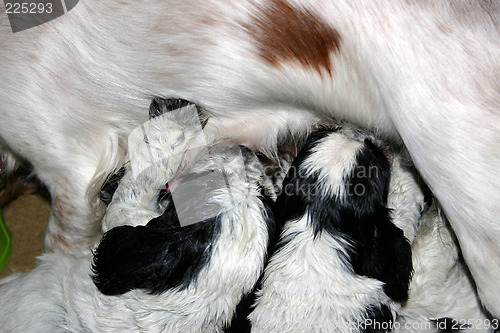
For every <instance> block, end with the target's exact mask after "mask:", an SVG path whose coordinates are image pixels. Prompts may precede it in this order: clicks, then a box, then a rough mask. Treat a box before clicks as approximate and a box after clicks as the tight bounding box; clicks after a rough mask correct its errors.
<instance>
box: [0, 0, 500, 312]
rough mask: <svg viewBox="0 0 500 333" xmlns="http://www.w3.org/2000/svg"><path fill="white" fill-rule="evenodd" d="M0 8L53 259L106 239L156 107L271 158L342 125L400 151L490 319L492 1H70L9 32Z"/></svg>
mask: <svg viewBox="0 0 500 333" xmlns="http://www.w3.org/2000/svg"><path fill="white" fill-rule="evenodd" d="M0 8H1V11H2V14H1V15H0V20H1V24H0V78H1V82H0V100H1V104H0V116H1V123H0V136H1V142H2V146H3V149H4V153H3V156H8V158H7V159H6V161H5V164H4V165H6V166H7V169H12V168H13V167H14V166H15V164H16V162H15V161H24V162H28V163H30V164H31V165H32V166H33V169H34V172H35V173H36V175H37V176H38V177H39V178H40V179H41V180H42V181H43V182H44V183H45V184H46V185H47V187H48V188H49V190H50V192H51V195H52V199H53V208H52V212H51V216H50V221H49V225H48V228H47V232H46V238H45V246H46V249H47V250H49V251H65V252H79V251H81V250H82V249H87V248H89V247H90V246H91V244H93V243H94V241H95V240H96V239H97V238H98V237H99V233H100V232H99V230H100V226H99V223H100V219H101V216H102V208H100V207H99V206H98V205H97V204H96V202H97V193H98V191H99V188H100V186H101V184H102V183H103V182H104V180H105V178H106V177H107V175H109V174H110V173H111V172H112V171H113V170H114V169H115V168H117V167H118V166H120V165H121V164H122V163H123V162H124V160H125V159H126V151H127V136H128V134H129V133H130V132H131V131H132V130H133V129H134V128H136V127H137V126H139V125H140V124H141V123H143V122H145V121H146V120H147V112H145V111H146V110H147V109H148V105H149V103H150V101H151V98H152V97H155V96H158V97H162V98H184V99H186V100H189V101H192V102H194V103H196V104H197V105H200V106H201V107H202V108H203V109H204V110H206V112H205V116H207V117H211V120H210V122H209V124H208V125H207V126H206V128H205V130H204V132H205V134H206V137H207V140H208V142H212V141H216V140H220V141H221V142H222V143H224V142H225V143H232V144H233V143H239V144H245V145H247V146H248V147H250V148H251V149H253V150H256V151H262V152H264V153H266V154H268V155H270V156H272V155H273V154H274V153H275V152H276V151H277V150H278V148H277V147H278V146H279V144H280V143H282V142H284V141H287V146H290V142H291V143H293V141H290V140H292V139H293V138H299V137H301V136H303V135H305V134H306V133H307V132H308V131H309V130H310V128H311V126H312V125H313V124H314V123H316V122H318V121H321V120H323V119H329V118H336V119H339V120H347V121H350V122H353V123H356V124H358V125H361V126H364V127H367V128H369V129H374V130H376V131H377V133H379V134H380V135H381V136H384V137H387V138H389V139H392V140H393V141H394V143H395V144H404V145H405V146H406V147H407V148H408V150H409V152H410V154H411V156H412V158H413V160H414V162H415V164H416V166H417V168H418V170H419V171H420V173H421V174H422V176H423V177H424V179H425V180H426V182H427V183H428V184H429V186H430V188H431V189H432V191H433V192H434V194H435V195H436V196H437V198H438V199H439V201H440V203H441V204H442V205H443V207H444V210H445V212H446V214H447V216H448V218H449V220H450V221H451V224H452V227H453V229H454V231H455V233H456V234H457V237H458V239H459V242H460V245H461V248H462V251H463V255H464V257H465V260H466V262H467V264H468V265H469V268H470V270H471V273H472V275H473V277H474V279H475V282H476V283H477V287H478V291H479V295H480V297H481V300H482V302H483V304H484V305H485V307H486V308H487V309H488V310H489V311H490V312H491V313H492V314H493V315H495V316H497V317H498V316H500V283H498V277H499V276H500V242H499V241H498V239H500V204H499V202H500V181H499V179H500V174H499V170H500V80H499V79H498V78H499V77H500V61H499V59H500V33H499V27H500V19H499V18H500V2H498V1H486V0H476V1H451V0H450V1H445V0H441V1H430V0H429V1H427V0H421V1H405V0H366V1H363V0H323V1H319V0H317V1H313V0H301V1H299V0H245V1H243V0H234V1H223V0H183V1H174V0H152V1H147V2H142V1H132V0H122V1H114V0H100V1H97V0H80V2H79V3H78V4H77V5H76V6H75V7H74V8H73V9H71V11H69V12H68V13H67V14H65V15H62V16H60V17H58V18H57V19H54V20H52V21H50V22H47V23H45V24H42V25H39V26H36V27H33V28H31V29H27V30H24V31H20V32H16V33H13V32H12V29H11V26H10V25H9V21H8V20H7V15H6V14H5V8H4V7H0Z"/></svg>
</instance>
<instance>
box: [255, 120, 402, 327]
mask: <svg viewBox="0 0 500 333" xmlns="http://www.w3.org/2000/svg"><path fill="white" fill-rule="evenodd" d="M390 176H391V165H390V161H389V159H388V157H387V156H386V154H385V153H384V151H383V150H382V149H381V148H380V147H378V146H377V144H376V143H375V141H374V140H373V139H372V138H370V137H369V136H367V135H363V134H362V132H358V131H357V130H354V129H352V128H350V127H349V126H347V125H345V126H344V127H339V128H328V129H323V130H319V131H318V132H315V133H314V134H313V135H312V136H311V137H310V138H309V140H308V141H307V142H306V144H305V145H304V147H303V148H302V150H301V151H300V152H299V154H298V156H297V158H296V159H295V160H294V162H293V164H292V166H291V168H290V170H289V172H288V175H287V177H286V179H285V181H284V183H283V187H282V193H281V194H280V195H279V197H278V199H277V202H276V213H275V216H276V223H277V226H282V228H283V230H282V232H281V236H280V240H279V243H278V245H277V249H276V251H275V252H274V254H273V256H272V257H271V259H270V262H269V264H268V266H267V268H266V270H265V274H264V278H263V282H262V287H261V289H260V291H258V293H257V301H256V304H255V309H254V310H253V312H252V313H251V314H250V316H249V318H250V321H251V324H252V332H382V331H386V330H388V329H390V328H391V327H392V323H393V322H394V320H395V310H397V308H398V304H397V302H402V301H405V300H407V298H408V285H409V282H410V276H411V272H412V262H411V249H410V244H409V242H408V240H407V239H406V238H405V236H404V234H403V231H402V230H401V229H400V228H398V227H397V226H395V225H394V224H393V222H392V221H391V218H390V215H391V212H390V210H389V208H388V207H387V197H388V193H389V186H390Z"/></svg>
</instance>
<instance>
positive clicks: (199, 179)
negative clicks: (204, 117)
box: [93, 147, 271, 295]
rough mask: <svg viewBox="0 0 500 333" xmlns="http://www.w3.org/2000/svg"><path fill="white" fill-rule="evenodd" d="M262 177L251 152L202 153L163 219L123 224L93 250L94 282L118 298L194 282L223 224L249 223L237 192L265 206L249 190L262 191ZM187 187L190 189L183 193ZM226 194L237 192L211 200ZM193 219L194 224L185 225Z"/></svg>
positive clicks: (216, 150)
mask: <svg viewBox="0 0 500 333" xmlns="http://www.w3.org/2000/svg"><path fill="white" fill-rule="evenodd" d="M238 158H240V159H241V161H240V162H241V163H239V162H238V160H237V159H238ZM262 174H263V173H262V170H260V169H259V162H258V160H257V158H256V156H255V155H254V154H253V153H252V152H251V151H249V150H248V149H241V148H238V147H232V148H231V147H219V148H213V149H211V150H210V151H209V153H207V154H202V155H200V156H199V159H198V160H197V161H195V162H194V163H193V164H192V165H191V166H190V169H189V172H187V173H185V174H183V175H182V176H181V177H180V178H179V181H178V183H179V184H178V185H177V186H176V187H175V188H173V189H172V193H171V196H172V200H169V204H168V205H167V207H166V210H165V211H164V213H163V214H162V215H161V216H159V217H157V218H155V219H153V220H151V221H150V222H149V223H147V225H145V226H137V227H131V226H120V227H116V228H113V229H111V230H110V231H108V232H107V233H106V234H105V235H104V237H103V239H102V241H101V243H100V244H99V246H98V247H97V249H96V250H95V251H94V260H93V272H94V276H93V279H94V283H95V284H96V286H97V287H98V288H99V290H100V291H101V292H103V293H104V294H107V295H118V294H122V293H125V292H127V291H129V290H132V289H143V290H146V291H148V292H150V293H162V292H165V291H166V290H169V289H183V288H186V287H187V286H189V285H190V284H191V283H194V282H196V280H197V278H198V277H199V274H200V272H201V271H202V269H203V268H204V267H206V266H207V265H208V263H209V262H210V259H211V256H212V250H213V248H214V245H215V244H216V243H217V242H218V240H219V237H220V236H221V232H222V229H221V223H222V221H223V220H224V221H226V220H227V218H226V217H227V216H231V217H241V219H236V218H235V219H234V220H233V221H232V223H234V224H235V225H238V224H239V225H241V224H244V223H245V211H243V208H241V209H242V211H237V212H234V211H235V210H238V209H240V208H238V207H240V206H241V205H238V203H237V201H238V197H237V196H236V192H238V193H248V195H254V196H255V197H253V198H250V200H255V201H261V202H262V206H263V207H267V205H268V202H266V201H265V199H264V198H261V197H258V196H257V195H256V194H250V191H247V190H246V188H247V187H248V186H250V187H251V186H255V187H258V185H259V184H260V182H261V181H262V179H261V178H262ZM218 176H220V177H219V178H217V177H218ZM185 184H188V185H185ZM185 186H188V187H189V190H188V191H184V190H185ZM183 191H184V192H183ZM221 191H222V192H221ZM226 192H231V193H232V194H233V195H229V198H231V200H225V201H224V202H223V204H222V205H214V200H215V199H214V200H212V199H213V198H216V197H217V195H219V194H220V193H226ZM179 193H181V194H179ZM218 193H219V194H218ZM252 193H254V192H252ZM217 198H219V199H220V197H217ZM232 199H234V200H235V202H233V201H232ZM217 200H218V199H217ZM217 200H216V201H217ZM243 200H245V198H243ZM214 209H215V210H214ZM207 212H208V214H207ZM262 213H263V215H266V214H265V212H262ZM226 215H227V216H226ZM186 217H187V218H186ZM189 218H191V219H192V218H195V221H194V222H192V221H191V222H189V223H187V224H186V221H187V219H189ZM266 222H268V220H266ZM268 228H269V229H271V227H270V224H269V225H268ZM231 229H232V228H226V229H224V230H226V231H225V232H232V231H231ZM243 239H246V238H244V237H239V238H238V237H236V238H235V239H234V246H240V244H239V242H242V241H243Z"/></svg>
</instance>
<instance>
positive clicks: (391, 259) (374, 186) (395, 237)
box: [342, 139, 412, 302]
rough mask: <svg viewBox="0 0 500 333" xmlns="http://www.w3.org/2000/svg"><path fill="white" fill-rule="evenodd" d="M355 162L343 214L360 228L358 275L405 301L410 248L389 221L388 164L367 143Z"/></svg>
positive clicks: (354, 258) (369, 143)
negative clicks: (372, 279) (375, 280)
mask: <svg viewBox="0 0 500 333" xmlns="http://www.w3.org/2000/svg"><path fill="white" fill-rule="evenodd" d="M356 161H357V162H356V168H355V169H354V170H353V172H351V175H350V177H349V178H348V180H347V189H348V190H347V191H346V193H347V196H346V198H345V200H344V204H343V206H344V207H343V210H344V212H343V213H342V215H343V216H344V217H343V219H344V220H345V222H348V223H349V224H351V225H357V226H358V228H357V230H353V232H354V234H357V235H356V236H355V237H354V239H356V241H357V244H356V248H357V255H355V256H354V257H353V261H352V263H353V268H354V270H355V272H356V273H358V274H361V275H365V276H368V277H372V278H375V279H378V280H380V281H382V282H384V283H385V285H384V291H385V293H386V294H387V296H389V297H390V298H392V299H393V300H395V301H398V302H402V301H405V300H407V299H408V286H409V283H410V278H411V274H412V260H411V247H410V244H409V242H408V240H407V239H406V238H405V237H404V233H403V231H402V230H401V229H400V228H398V227H396V226H395V225H394V224H393V223H392V221H391V219H390V217H389V216H390V214H389V213H390V212H389V209H388V208H387V196H388V187H389V180H390V166H389V163H388V161H387V158H386V157H385V155H384V153H383V152H382V151H381V150H380V149H379V148H378V147H376V146H375V145H374V144H373V143H372V142H371V141H370V140H368V139H367V140H365V147H364V148H363V149H361V150H360V151H359V152H358V155H357V158H356ZM353 236H354V235H353Z"/></svg>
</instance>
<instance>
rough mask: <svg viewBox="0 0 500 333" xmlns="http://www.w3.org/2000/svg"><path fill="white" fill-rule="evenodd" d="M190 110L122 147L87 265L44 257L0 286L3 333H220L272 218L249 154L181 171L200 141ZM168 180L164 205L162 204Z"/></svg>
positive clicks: (215, 155)
mask: <svg viewBox="0 0 500 333" xmlns="http://www.w3.org/2000/svg"><path fill="white" fill-rule="evenodd" d="M191 111H194V110H193V109H191V110H189V109H188V110H185V109H181V110H178V111H176V112H174V113H168V114H165V115H160V116H157V117H155V118H154V119H151V121H150V122H149V124H144V126H143V127H144V128H147V131H145V132H144V133H147V137H145V138H142V139H141V140H139V141H140V142H138V143H137V144H136V145H135V146H134V145H131V146H132V147H135V148H134V149H135V151H131V155H130V157H131V162H130V163H129V164H128V165H127V166H126V168H125V171H124V173H123V178H122V179H121V181H120V182H119V185H118V187H117V188H116V192H115V193H114V195H113V196H112V200H111V202H110V204H109V207H108V213H109V216H108V215H106V217H107V219H106V221H108V224H107V225H106V226H105V228H107V229H105V230H107V232H106V233H105V235H104V237H103V239H102V241H101V243H100V244H99V246H98V247H97V248H96V249H95V251H94V256H92V255H91V254H90V253H86V254H82V255H79V256H73V255H66V254H60V253H59V254H48V255H45V256H43V257H42V258H41V264H40V265H39V266H38V267H37V268H36V269H35V270H33V271H32V272H30V273H28V274H24V275H16V276H12V277H9V278H7V279H5V280H3V281H1V282H0V317H1V318H2V320H1V321H0V331H1V332H23V333H24V332H68V331H69V332H106V333H107V332H193V333H199V332H220V331H222V329H223V328H224V327H225V326H227V324H228V323H229V322H230V321H231V318H232V316H233V313H234V310H235V307H236V305H237V304H238V303H239V302H240V300H241V299H242V297H244V296H245V294H247V293H249V292H250V291H251V290H252V289H253V288H254V285H255V283H256V282H257V280H258V278H259V276H260V275H261V274H262V271H263V268H264V263H265V260H266V255H267V246H268V239H269V235H270V233H271V232H272V230H273V215H272V212H271V209H270V205H269V202H268V200H267V199H266V198H265V197H264V196H263V195H262V194H261V192H263V191H262V190H263V188H262V186H264V185H262V184H263V183H264V178H263V169H262V167H261V164H260V162H259V160H258V159H257V157H256V156H255V154H253V153H252V152H251V151H249V150H248V149H245V148H240V147H208V148H207V149H201V148H200V150H199V151H196V152H192V153H193V156H189V157H188V160H189V161H190V162H189V165H185V164H183V161H180V159H184V158H185V157H186V153H185V150H186V145H188V144H192V143H193V142H192V141H193V140H198V139H199V138H198V136H199V135H200V132H199V130H200V126H199V125H200V123H199V120H198V116H197V114H196V112H194V113H193V112H191ZM176 113H177V114H176ZM190 114H191V115H190ZM192 115H194V117H191V116H192ZM189 124H191V126H188V125H189ZM196 124H198V126H196ZM179 152H181V153H180V154H178V153H179ZM134 168H136V169H135V170H134ZM181 169H182V170H181ZM138 170H140V172H138ZM167 182H168V184H169V185H168V192H169V193H168V195H169V196H170V197H169V198H168V199H167V200H163V201H162V202H160V200H159V196H161V195H162V193H165V192H166V191H165V189H166V188H165V184H167ZM187 196H188V198H186V197H187ZM185 199H188V200H185ZM162 209H163V210H164V212H161V210H162ZM207 212H208V213H207ZM117 218H120V220H116V219H117ZM112 220H113V223H114V224H113V223H111V222H112ZM92 276H93V278H92Z"/></svg>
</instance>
